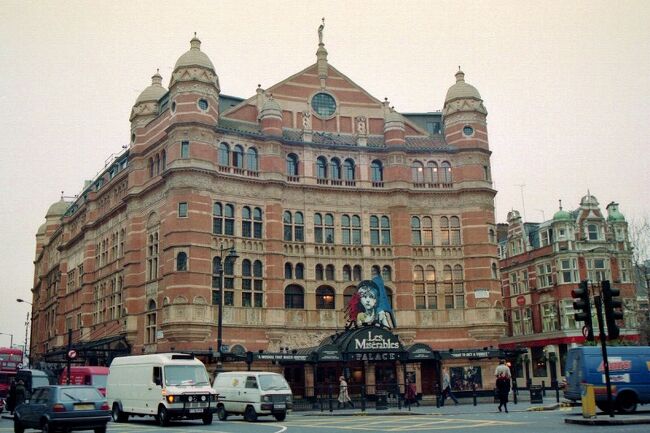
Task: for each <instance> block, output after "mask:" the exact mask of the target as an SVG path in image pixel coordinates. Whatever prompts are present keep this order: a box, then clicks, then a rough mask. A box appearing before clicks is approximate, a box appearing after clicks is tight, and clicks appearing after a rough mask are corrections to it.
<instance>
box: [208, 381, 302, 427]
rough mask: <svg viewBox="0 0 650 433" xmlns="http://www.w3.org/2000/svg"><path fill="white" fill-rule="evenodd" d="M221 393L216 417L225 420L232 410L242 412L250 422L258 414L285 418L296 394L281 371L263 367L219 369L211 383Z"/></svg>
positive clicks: (232, 412)
mask: <svg viewBox="0 0 650 433" xmlns="http://www.w3.org/2000/svg"><path fill="white" fill-rule="evenodd" d="M212 387H213V388H214V390H215V391H216V392H218V393H219V402H218V403H217V417H219V419H220V420H221V421H225V420H226V418H228V415H230V414H243V415H244V419H246V421H249V422H253V421H256V420H257V417H258V415H273V416H274V417H275V419H276V420H278V421H284V419H285V418H286V417H287V411H289V410H291V408H292V407H293V394H292V393H291V388H289V384H288V383H287V381H286V380H285V379H284V377H283V376H282V375H281V374H278V373H269V372H263V371H233V372H225V373H219V374H218V375H217V377H215V379H214V383H213V385H212Z"/></svg>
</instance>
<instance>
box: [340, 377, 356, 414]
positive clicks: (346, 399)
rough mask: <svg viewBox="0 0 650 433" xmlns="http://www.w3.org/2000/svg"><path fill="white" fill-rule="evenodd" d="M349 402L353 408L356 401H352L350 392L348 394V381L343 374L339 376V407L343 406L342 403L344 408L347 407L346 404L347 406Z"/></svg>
mask: <svg viewBox="0 0 650 433" xmlns="http://www.w3.org/2000/svg"><path fill="white" fill-rule="evenodd" d="M348 403H349V404H350V407H351V408H354V403H352V399H351V398H350V394H348V383H347V382H346V381H345V377H343V376H341V377H339V409H340V408H341V405H343V408H344V409H345V406H347V405H348Z"/></svg>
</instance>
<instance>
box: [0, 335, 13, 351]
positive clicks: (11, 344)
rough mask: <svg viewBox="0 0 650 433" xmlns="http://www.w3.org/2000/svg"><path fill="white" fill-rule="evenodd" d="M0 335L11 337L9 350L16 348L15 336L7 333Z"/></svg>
mask: <svg viewBox="0 0 650 433" xmlns="http://www.w3.org/2000/svg"><path fill="white" fill-rule="evenodd" d="M0 335H8V336H10V337H11V342H10V343H9V348H10V349H11V348H12V347H14V334H7V333H6V332H0Z"/></svg>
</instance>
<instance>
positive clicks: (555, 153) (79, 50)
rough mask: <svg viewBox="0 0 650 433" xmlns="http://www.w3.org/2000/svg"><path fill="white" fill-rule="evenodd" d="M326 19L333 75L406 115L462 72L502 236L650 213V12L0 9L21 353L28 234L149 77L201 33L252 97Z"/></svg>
mask: <svg viewBox="0 0 650 433" xmlns="http://www.w3.org/2000/svg"><path fill="white" fill-rule="evenodd" d="M323 16H324V17H325V18H326V28H325V36H324V42H325V46H326V47H327V50H328V52H329V57H328V58H329V62H330V64H332V65H333V66H335V67H336V68H337V69H339V70H340V71H341V72H343V73H344V74H346V75H347V76H348V77H349V78H350V79H352V80H353V81H355V82H356V83H357V84H359V85H360V86H362V87H363V88H365V89H366V90H367V91H368V92H370V93H371V94H372V95H373V96H375V97H377V98H379V99H383V98H384V97H387V98H388V99H389V100H390V101H391V104H392V105H394V106H395V108H396V109H397V110H398V111H402V112H417V111H433V110H439V109H441V108H442V105H443V102H444V97H445V93H446V92H447V89H448V88H449V86H451V85H452V84H453V83H454V81H455V80H454V73H455V72H456V71H457V69H458V66H459V65H460V66H462V69H463V71H464V72H465V74H466V75H465V79H466V81H467V82H469V83H470V84H472V85H474V86H476V87H477V88H478V90H479V92H480V93H481V96H482V97H483V100H484V101H485V106H486V107H487V109H488V113H489V114H488V131H489V139H490V148H491V150H492V151H493V155H492V173H493V178H494V181H495V187H496V189H497V190H498V195H497V198H496V207H497V221H498V222H505V218H506V214H507V212H508V211H509V210H510V209H512V208H515V209H518V210H520V211H521V212H522V214H523V207H522V192H523V199H524V202H525V214H526V217H527V220H530V221H541V220H542V217H545V218H546V219H549V218H551V217H552V215H553V213H554V212H555V211H556V210H557V203H558V199H562V202H563V204H564V206H565V208H568V209H574V208H576V207H577V206H578V204H579V202H580V198H581V197H582V196H583V195H585V194H586V193H587V190H590V191H591V193H592V194H593V195H595V196H596V197H597V198H598V200H599V202H600V204H601V208H602V209H603V211H604V208H605V206H606V205H607V204H608V203H609V202H610V201H617V202H618V203H620V210H621V212H622V213H623V214H624V215H625V216H626V217H627V219H628V221H630V220H632V219H635V218H636V219H639V218H642V217H648V216H649V215H650V200H649V197H648V189H649V186H650V175H649V174H648V169H649V166H650V164H649V163H650V156H649V155H650V152H649V150H648V137H650V121H649V119H648V117H649V113H650V26H649V25H648V23H650V2H649V1H643V0H639V1H617V2H611V1H567V0H563V1H556V0H545V1H535V2H524V1H471V2H470V1H450V2H440V1H405V0H400V1H394V2H393V1H363V0H357V1H354V2H351V1H331V2H327V1H321V2H305V1H279V0H276V1H272V2H268V1H259V2H252V1H244V0H239V1H204V2H192V1H185V2H178V1H173V2H172V1H165V0H157V1H128V0H112V1H92V2H91V1H47V2H45V1H24V0H21V1H7V0H0V130H1V131H2V138H1V139H0V146H1V151H2V152H1V154H2V158H1V159H0V185H1V186H0V198H1V199H2V202H3V203H4V205H3V206H2V207H1V208H0V246H1V248H2V252H3V254H2V256H3V259H2V261H0V332H4V333H13V334H14V343H20V344H22V343H23V341H24V335H25V327H24V321H25V314H26V313H27V311H28V310H29V308H28V306H27V305H25V304H17V303H15V302H14V299H15V298H17V297H24V298H26V299H31V293H30V288H31V286H32V284H33V264H32V261H33V259H34V251H35V240H34V235H35V233H36V230H37V228H38V227H39V225H41V224H42V223H43V222H44V221H45V220H44V217H45V212H46V211H47V209H48V207H49V206H50V205H51V204H52V203H53V202H55V201H57V200H59V198H60V196H61V191H65V195H67V196H73V195H74V194H77V193H79V192H80V190H81V188H82V186H83V181H84V179H91V178H93V177H94V176H95V175H96V174H97V172H98V171H99V170H100V169H102V168H103V167H104V164H105V161H106V160H107V159H108V158H109V157H110V155H111V154H113V153H117V152H119V151H120V150H121V146H122V145H124V144H127V143H128V141H129V119H128V117H129V113H130V110H131V107H132V105H133V103H134V102H135V99H136V98H137V96H138V95H139V93H140V92H141V91H142V90H143V89H144V88H145V87H147V86H148V85H149V84H150V83H151V78H150V77H151V75H153V73H154V72H155V71H156V68H160V73H161V75H162V76H163V83H164V85H165V87H167V85H168V83H169V78H170V73H171V71H172V68H173V66H174V63H175V62H176V60H177V59H178V57H179V56H180V55H181V54H183V53H184V52H185V51H187V50H188V49H189V40H190V39H191V37H192V35H193V33H194V32H197V35H198V36H199V38H200V39H201V41H202V46H201V49H202V50H203V51H205V52H206V53H207V55H208V56H209V57H210V58H211V60H212V62H213V63H214V65H215V67H216V70H217V74H218V75H219V78H220V83H221V88H222V92H223V93H225V94H228V95H235V96H240V97H249V96H252V95H253V94H254V93H255V88H256V87H257V84H258V83H260V84H261V85H262V87H264V88H267V87H270V86H271V85H273V84H274V83H277V82H278V81H280V80H282V79H284V78H286V77H288V76H290V75H292V74H294V73H296V72H298V71H300V70H301V69H303V68H304V67H306V66H308V65H310V64H312V63H314V62H315V61H316V56H315V52H316V48H317V41H318V38H317V34H316V29H317V27H318V25H319V24H320V19H321V17H323ZM520 185H525V186H523V187H521V186H520ZM8 344H9V337H7V336H4V335H0V345H1V346H7V345H8Z"/></svg>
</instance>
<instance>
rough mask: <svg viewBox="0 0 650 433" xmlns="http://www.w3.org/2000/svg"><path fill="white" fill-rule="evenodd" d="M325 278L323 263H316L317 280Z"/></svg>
mask: <svg viewBox="0 0 650 433" xmlns="http://www.w3.org/2000/svg"><path fill="white" fill-rule="evenodd" d="M322 280H323V265H321V264H320V263H319V264H317V265H316V281H322Z"/></svg>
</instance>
